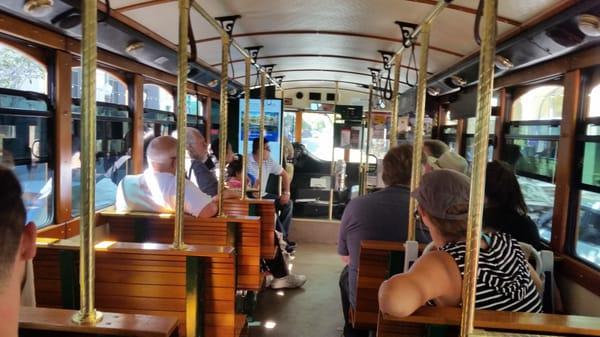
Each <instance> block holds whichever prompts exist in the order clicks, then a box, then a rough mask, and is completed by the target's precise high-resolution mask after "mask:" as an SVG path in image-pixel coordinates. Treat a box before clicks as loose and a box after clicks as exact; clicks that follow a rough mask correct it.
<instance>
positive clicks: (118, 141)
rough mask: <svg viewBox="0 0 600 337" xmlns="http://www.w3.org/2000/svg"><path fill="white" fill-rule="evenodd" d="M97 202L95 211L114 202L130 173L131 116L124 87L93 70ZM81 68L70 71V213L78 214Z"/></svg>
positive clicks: (120, 83) (107, 75) (105, 74)
mask: <svg viewBox="0 0 600 337" xmlns="http://www.w3.org/2000/svg"><path fill="white" fill-rule="evenodd" d="M96 84H97V88H96V100H97V101H96V200H95V209H102V208H105V207H108V206H111V205H113V204H114V203H115V197H116V193H117V185H118V184H119V182H120V181H121V179H123V177H124V176H125V175H126V174H127V173H128V172H129V166H130V158H131V155H130V151H131V132H130V131H131V125H132V122H131V116H130V112H129V108H128V107H127V105H125V104H126V103H127V95H128V93H127V87H126V85H125V84H124V83H122V82H121V81H120V80H119V79H117V78H116V77H114V76H113V75H111V74H110V73H108V72H106V71H104V70H102V69H98V70H97V71H96ZM80 90H81V68H79V67H76V68H73V72H72V95H73V106H72V112H73V144H72V151H73V152H72V153H73V157H72V161H71V166H72V177H73V186H72V193H73V194H72V195H73V203H72V211H71V215H72V216H73V217H76V216H79V214H80V199H81V160H80V156H81V153H80V151H81V100H80V99H79V98H80V97H81V91H80Z"/></svg>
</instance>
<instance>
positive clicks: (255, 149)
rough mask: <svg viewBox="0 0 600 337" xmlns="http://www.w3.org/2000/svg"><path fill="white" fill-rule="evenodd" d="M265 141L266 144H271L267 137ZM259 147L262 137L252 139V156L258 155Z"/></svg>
mask: <svg viewBox="0 0 600 337" xmlns="http://www.w3.org/2000/svg"><path fill="white" fill-rule="evenodd" d="M263 139H264V143H265V144H267V143H269V141H268V140H267V137H265V138H263ZM259 147H260V137H256V138H254V139H252V154H257V153H258V149H259Z"/></svg>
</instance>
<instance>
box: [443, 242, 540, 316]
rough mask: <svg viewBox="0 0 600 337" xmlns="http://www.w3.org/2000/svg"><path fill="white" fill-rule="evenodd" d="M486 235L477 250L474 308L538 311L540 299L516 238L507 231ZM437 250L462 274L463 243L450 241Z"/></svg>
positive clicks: (463, 270) (462, 275) (463, 267)
mask: <svg viewBox="0 0 600 337" xmlns="http://www.w3.org/2000/svg"><path fill="white" fill-rule="evenodd" d="M488 238H489V239H490V240H489V242H488V245H489V247H488V249H487V250H486V251H484V250H481V251H480V252H479V270H478V274H477V290H476V295H475V308H477V309H487V310H497V311H521V312H541V311H542V301H541V298H540V295H539V293H538V291H537V288H536V286H535V284H534V283H533V280H532V278H531V274H530V273H529V268H528V266H527V260H526V259H525V255H524V254H523V251H522V250H521V247H520V246H519V243H518V242H517V240H515V239H513V238H512V237H511V236H510V235H509V234H506V233H493V234H490V235H488ZM440 250H442V251H445V252H447V253H448V254H450V256H452V258H453V259H454V261H455V262H456V264H457V266H458V269H459V270H460V274H461V277H464V272H465V252H466V243H465V242H450V243H447V244H445V245H444V246H443V247H441V248H440Z"/></svg>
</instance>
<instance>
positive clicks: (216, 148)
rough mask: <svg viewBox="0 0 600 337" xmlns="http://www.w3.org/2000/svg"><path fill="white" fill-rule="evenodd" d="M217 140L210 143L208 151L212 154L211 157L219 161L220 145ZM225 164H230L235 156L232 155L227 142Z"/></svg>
mask: <svg viewBox="0 0 600 337" xmlns="http://www.w3.org/2000/svg"><path fill="white" fill-rule="evenodd" d="M219 144H220V143H219V138H216V139H214V140H213V141H212V143H210V150H211V151H212V153H213V156H215V158H217V160H219V157H220V156H221V154H220V153H219V151H221V148H220V145H219ZM225 152H226V153H225V162H226V163H231V162H232V161H233V159H234V158H235V155H234V153H233V147H231V143H230V142H227V149H226V151H225Z"/></svg>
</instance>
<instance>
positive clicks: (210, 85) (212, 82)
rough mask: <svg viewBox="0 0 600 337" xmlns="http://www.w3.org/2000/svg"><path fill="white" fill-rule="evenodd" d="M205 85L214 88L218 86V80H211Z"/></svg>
mask: <svg viewBox="0 0 600 337" xmlns="http://www.w3.org/2000/svg"><path fill="white" fill-rule="evenodd" d="M206 84H207V85H208V86H209V87H211V88H214V87H216V86H217V85H219V80H217V79H215V80H212V81H210V82H208V83H206Z"/></svg>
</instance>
